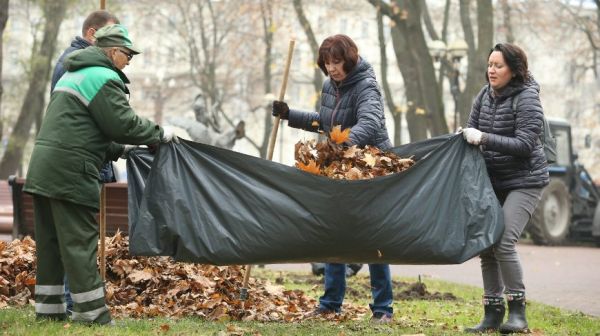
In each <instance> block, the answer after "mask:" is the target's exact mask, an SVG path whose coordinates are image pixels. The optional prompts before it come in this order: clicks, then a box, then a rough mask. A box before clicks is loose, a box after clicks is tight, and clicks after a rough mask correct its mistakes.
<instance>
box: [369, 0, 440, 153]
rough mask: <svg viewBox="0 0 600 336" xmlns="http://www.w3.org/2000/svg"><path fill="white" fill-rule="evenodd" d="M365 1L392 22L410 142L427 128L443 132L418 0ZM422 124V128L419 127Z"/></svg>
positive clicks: (432, 132) (436, 133) (434, 77)
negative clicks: (402, 82) (406, 109)
mask: <svg viewBox="0 0 600 336" xmlns="http://www.w3.org/2000/svg"><path fill="white" fill-rule="evenodd" d="M368 1H369V3H371V4H372V5H373V6H375V8H380V10H381V13H382V14H384V15H387V16H388V17H389V18H390V19H391V20H392V21H393V22H394V23H395V25H394V26H393V27H392V39H393V41H394V51H395V52H396V59H397V62H398V66H399V67H400V72H402V77H403V79H404V85H405V86H406V98H407V102H408V103H407V105H408V111H407V115H406V119H407V120H406V121H407V123H408V127H409V133H410V139H411V141H416V140H421V139H425V138H427V131H429V133H430V134H431V135H433V136H435V135H439V134H444V133H447V132H448V125H447V123H446V118H445V116H444V106H443V103H442V96H441V92H440V89H439V87H438V85H437V79H436V76H435V69H434V67H433V60H432V58H431V55H430V54H429V49H428V47H427V43H426V40H425V33H424V31H423V29H422V26H421V6H420V2H419V1H403V0H396V1H394V2H393V3H392V4H391V5H389V4H387V3H385V2H383V1H381V0H368ZM408 41H410V43H408ZM405 73H406V74H405ZM423 124H424V125H425V129H421V128H422V127H423Z"/></svg>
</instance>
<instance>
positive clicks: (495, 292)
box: [480, 188, 542, 297]
mask: <svg viewBox="0 0 600 336" xmlns="http://www.w3.org/2000/svg"><path fill="white" fill-rule="evenodd" d="M541 194H542V188H532V189H516V190H510V191H505V192H503V191H500V192H496V196H497V197H498V200H499V201H500V204H502V209H503V212H504V233H503V234H502V238H500V241H499V242H497V243H496V244H495V245H494V246H492V247H490V248H489V249H487V250H485V251H484V252H482V253H481V255H480V258H481V273H482V275H483V290H484V295H485V296H494V297H502V294H503V293H509V292H525V284H524V283H523V269H522V267H521V261H520V259H519V255H518V254H517V249H516V244H517V241H518V240H519V237H520V236H521V233H522V232H523V230H524V229H525V226H526V225H527V223H528V222H529V219H530V218H531V215H532V214H533V211H534V210H535V208H536V206H537V204H538V202H539V200H540V197H541Z"/></svg>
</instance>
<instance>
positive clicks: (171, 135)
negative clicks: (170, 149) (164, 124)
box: [160, 128, 179, 143]
mask: <svg viewBox="0 0 600 336" xmlns="http://www.w3.org/2000/svg"><path fill="white" fill-rule="evenodd" d="M160 141H162V142H171V141H173V142H175V143H179V138H177V136H176V135H175V132H174V131H173V129H171V128H163V135H162V138H160Z"/></svg>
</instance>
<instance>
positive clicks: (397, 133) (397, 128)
mask: <svg viewBox="0 0 600 336" xmlns="http://www.w3.org/2000/svg"><path fill="white" fill-rule="evenodd" d="M377 36H378V37H379V54H380V55H381V86H382V87H383V92H384V94H385V101H386V103H387V106H388V109H389V110H390V113H391V114H392V117H393V122H394V139H393V143H394V146H400V145H401V144H402V112H401V111H399V110H398V108H397V107H396V104H394V96H393V94H392V90H391V89H390V83H389V82H388V77H387V71H388V62H387V54H386V47H385V36H384V34H383V15H382V14H381V11H377Z"/></svg>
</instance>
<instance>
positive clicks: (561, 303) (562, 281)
mask: <svg viewBox="0 0 600 336" xmlns="http://www.w3.org/2000/svg"><path fill="white" fill-rule="evenodd" d="M518 250H519V254H520V256H521V261H522V263H523V267H524V272H525V286H526V287H527V296H528V297H529V298H530V299H531V300H534V301H538V302H543V303H546V304H549V305H552V306H557V307H560V308H564V309H568V310H572V311H581V312H583V313H585V314H589V315H594V316H600V248H596V247H572V246H568V247H567V246H563V247H548V246H535V245H529V244H520V245H519V247H518ZM267 267H268V268H270V269H279V270H296V271H306V272H310V265H309V264H281V265H268V266H267ZM361 272H367V271H366V270H365V268H363V269H362V270H361ZM392 274H393V275H395V276H403V277H417V276H418V275H419V274H420V275H421V276H425V277H429V278H432V279H440V280H447V281H451V282H456V283H462V284H467V285H474V286H478V287H482V282H481V269H480V267H479V258H474V259H471V260H469V261H467V262H465V263H463V264H461V265H392Z"/></svg>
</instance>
